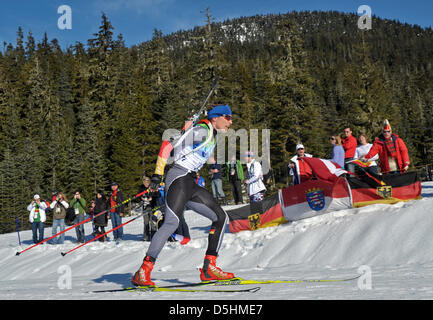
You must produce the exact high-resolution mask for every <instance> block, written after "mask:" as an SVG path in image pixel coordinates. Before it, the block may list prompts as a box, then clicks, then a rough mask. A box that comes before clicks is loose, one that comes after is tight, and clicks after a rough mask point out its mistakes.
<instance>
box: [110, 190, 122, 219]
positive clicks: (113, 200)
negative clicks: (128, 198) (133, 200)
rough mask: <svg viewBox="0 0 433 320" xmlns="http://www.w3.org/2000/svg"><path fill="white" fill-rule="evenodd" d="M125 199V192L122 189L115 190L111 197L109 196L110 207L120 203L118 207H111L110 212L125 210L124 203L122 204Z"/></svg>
mask: <svg viewBox="0 0 433 320" xmlns="http://www.w3.org/2000/svg"><path fill="white" fill-rule="evenodd" d="M124 200H125V198H124V197H123V193H122V191H120V189H117V190H116V191H113V192H112V193H111V194H110V197H109V198H108V206H109V208H111V207H113V204H114V205H119V206H118V207H116V208H114V209H111V210H110V212H112V213H114V212H116V213H118V214H120V213H122V214H123V212H124V205H123V204H121V203H122V202H123V201H124Z"/></svg>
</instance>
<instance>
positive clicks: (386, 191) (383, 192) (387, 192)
mask: <svg viewBox="0 0 433 320" xmlns="http://www.w3.org/2000/svg"><path fill="white" fill-rule="evenodd" d="M376 190H377V195H378V196H381V197H382V198H384V199H388V198H391V197H392V187H391V186H382V187H377V188H376Z"/></svg>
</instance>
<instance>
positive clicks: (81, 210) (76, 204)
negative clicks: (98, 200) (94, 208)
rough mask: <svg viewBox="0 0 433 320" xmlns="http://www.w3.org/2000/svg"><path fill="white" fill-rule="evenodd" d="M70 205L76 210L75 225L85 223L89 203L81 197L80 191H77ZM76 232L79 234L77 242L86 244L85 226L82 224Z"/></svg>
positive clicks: (76, 228)
mask: <svg viewBox="0 0 433 320" xmlns="http://www.w3.org/2000/svg"><path fill="white" fill-rule="evenodd" d="M69 205H70V206H71V207H72V208H74V211H75V220H74V224H77V223H80V222H83V221H84V218H85V215H86V205H87V201H86V200H85V199H84V198H82V197H81V192H80V191H79V190H77V191H75V193H74V198H73V199H72V200H71V203H70V204H69ZM75 232H76V234H77V242H81V243H84V225H83V224H80V225H79V226H78V227H75Z"/></svg>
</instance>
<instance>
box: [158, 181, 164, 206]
mask: <svg viewBox="0 0 433 320" xmlns="http://www.w3.org/2000/svg"><path fill="white" fill-rule="evenodd" d="M158 191H159V194H160V197H159V198H158V205H159V207H160V210H161V211H162V212H164V210H165V208H164V202H165V183H164V182H161V183H160V185H159V188H158Z"/></svg>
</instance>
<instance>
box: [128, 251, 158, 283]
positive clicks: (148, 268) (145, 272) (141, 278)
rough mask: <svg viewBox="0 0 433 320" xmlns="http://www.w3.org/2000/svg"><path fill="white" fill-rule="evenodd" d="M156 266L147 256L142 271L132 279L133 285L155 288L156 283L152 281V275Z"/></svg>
mask: <svg viewBox="0 0 433 320" xmlns="http://www.w3.org/2000/svg"><path fill="white" fill-rule="evenodd" d="M154 265H155V262H152V261H151V259H150V257H149V256H146V257H145V258H144V260H143V264H142V265H141V267H140V269H138V271H137V272H136V273H135V274H134V276H133V277H132V279H131V283H132V284H133V285H134V286H154V285H155V283H154V282H153V281H152V280H150V273H151V272H152V269H153V266H154Z"/></svg>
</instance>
